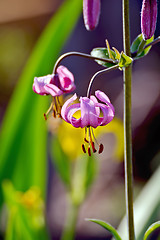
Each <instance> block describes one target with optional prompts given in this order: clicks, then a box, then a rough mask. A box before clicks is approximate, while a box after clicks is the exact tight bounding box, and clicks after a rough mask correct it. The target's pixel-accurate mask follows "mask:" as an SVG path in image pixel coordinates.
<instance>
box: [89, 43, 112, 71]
mask: <svg viewBox="0 0 160 240" xmlns="http://www.w3.org/2000/svg"><path fill="white" fill-rule="evenodd" d="M110 52H111V53H112V56H113V57H114V58H116V53H115V52H114V51H113V50H110ZM91 55H92V56H94V57H99V58H104V59H109V52H108V50H107V48H94V49H93V50H92V51H91ZM95 61H96V62H97V63H98V64H100V65H102V66H104V67H112V66H114V65H116V64H117V63H108V62H103V61H99V60H95Z"/></svg>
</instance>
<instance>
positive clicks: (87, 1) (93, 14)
mask: <svg viewBox="0 0 160 240" xmlns="http://www.w3.org/2000/svg"><path fill="white" fill-rule="evenodd" d="M100 7H101V2H100V0H83V18H84V23H85V27H86V29H87V30H89V31H91V30H94V29H95V27H96V26H97V25H98V22H99V16H100Z"/></svg>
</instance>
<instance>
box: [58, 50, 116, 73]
mask: <svg viewBox="0 0 160 240" xmlns="http://www.w3.org/2000/svg"><path fill="white" fill-rule="evenodd" d="M69 56H77V57H83V58H88V59H92V60H100V61H103V62H107V63H117V61H114V60H112V59H107V58H99V57H94V56H92V55H90V54H85V53H80V52H68V53H64V54H63V55H61V56H60V57H59V58H58V60H57V62H56V63H55V65H54V69H53V73H56V70H57V68H58V66H59V64H60V63H61V61H62V60H63V59H64V58H66V57H69Z"/></svg>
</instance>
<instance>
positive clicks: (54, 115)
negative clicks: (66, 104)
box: [53, 109, 56, 118]
mask: <svg viewBox="0 0 160 240" xmlns="http://www.w3.org/2000/svg"><path fill="white" fill-rule="evenodd" d="M53 117H54V118H56V111H55V110H54V109H53Z"/></svg>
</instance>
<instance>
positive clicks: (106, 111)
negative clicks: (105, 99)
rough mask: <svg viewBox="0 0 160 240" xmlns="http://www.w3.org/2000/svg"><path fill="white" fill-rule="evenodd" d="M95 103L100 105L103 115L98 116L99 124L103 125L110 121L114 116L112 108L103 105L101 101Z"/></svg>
mask: <svg viewBox="0 0 160 240" xmlns="http://www.w3.org/2000/svg"><path fill="white" fill-rule="evenodd" d="M97 105H98V106H99V107H100V109H101V110H102V112H103V117H99V118H98V123H99V125H101V126H104V125H106V124H108V123H110V122H111V121H112V120H113V118H114V112H113V110H112V108H110V107H109V106H107V105H104V104H102V103H98V104H97Z"/></svg>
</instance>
